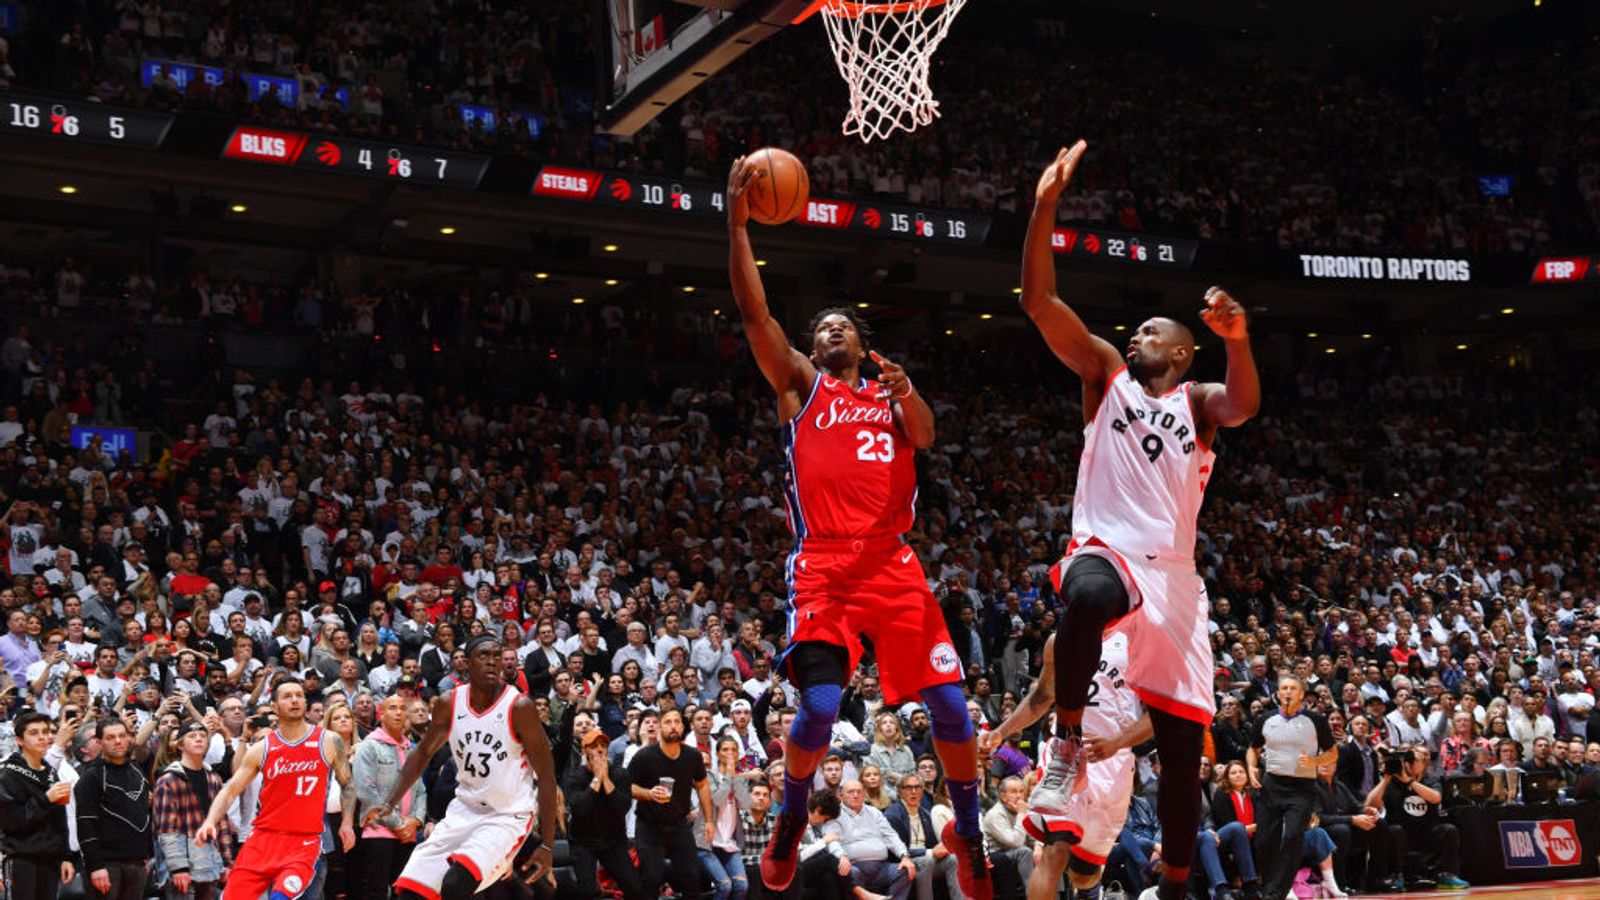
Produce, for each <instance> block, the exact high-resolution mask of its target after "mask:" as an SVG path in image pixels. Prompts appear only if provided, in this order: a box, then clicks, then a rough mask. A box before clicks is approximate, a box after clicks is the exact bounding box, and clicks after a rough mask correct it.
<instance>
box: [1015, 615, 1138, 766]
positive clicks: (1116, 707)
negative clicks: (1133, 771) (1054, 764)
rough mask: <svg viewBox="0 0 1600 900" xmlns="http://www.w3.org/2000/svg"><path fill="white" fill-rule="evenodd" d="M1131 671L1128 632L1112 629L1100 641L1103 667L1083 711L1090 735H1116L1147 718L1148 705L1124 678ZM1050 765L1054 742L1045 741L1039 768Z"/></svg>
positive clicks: (1085, 724)
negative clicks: (1145, 704)
mask: <svg viewBox="0 0 1600 900" xmlns="http://www.w3.org/2000/svg"><path fill="white" fill-rule="evenodd" d="M1057 649H1059V648H1057ZM1057 665H1059V663H1057ZM1127 671H1128V635H1127V634H1125V633H1124V632H1122V631H1120V630H1119V631H1113V632H1110V633H1109V634H1107V635H1106V636H1105V640H1104V641H1103V642H1102V643H1101V644H1100V668H1099V669H1096V670H1095V673H1094V679H1093V680H1091V681H1090V682H1089V705H1088V706H1086V707H1084V710H1083V733H1084V734H1085V735H1086V736H1088V737H1099V738H1109V737H1115V736H1116V735H1119V734H1121V733H1122V732H1124V731H1127V730H1128V729H1130V728H1132V727H1133V726H1134V725H1136V724H1138V722H1139V720H1140V719H1141V718H1143V717H1144V704H1143V703H1140V702H1139V695H1138V694H1136V693H1134V691H1133V688H1131V687H1129V686H1128V684H1127V681H1126V680H1124V673H1125V672H1127ZM1049 764H1050V742H1049V741H1044V742H1042V746H1041V748H1040V750H1039V770H1040V771H1041V772H1042V771H1044V767H1045V766H1048V765H1049Z"/></svg>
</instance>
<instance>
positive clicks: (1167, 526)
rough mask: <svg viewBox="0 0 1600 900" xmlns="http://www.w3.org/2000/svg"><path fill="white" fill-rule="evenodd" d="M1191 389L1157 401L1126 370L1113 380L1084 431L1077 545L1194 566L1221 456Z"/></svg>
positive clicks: (1075, 506)
mask: <svg viewBox="0 0 1600 900" xmlns="http://www.w3.org/2000/svg"><path fill="white" fill-rule="evenodd" d="M1191 384H1192V382H1184V383H1183V384H1181V385H1179V386H1178V387H1175V388H1173V389H1172V390H1170V391H1168V392H1167V393H1165V394H1163V395H1161V396H1160V397H1152V396H1150V395H1149V394H1147V393H1145V390H1144V387H1143V386H1141V385H1140V384H1139V382H1137V381H1135V380H1134V379H1133V376H1132V375H1130V374H1129V373H1128V370H1127V368H1126V367H1123V368H1120V369H1118V370H1117V371H1116V373H1115V374H1113V375H1112V376H1111V377H1110V378H1109V379H1107V380H1106V392H1105V396H1104V397H1102V398H1101V400H1100V408H1099V409H1097V410H1095V411H1094V418H1093V419H1092V420H1090V422H1089V424H1088V425H1086V426H1084V429H1083V458H1082V459H1081V460H1080V461H1079V463H1078V487H1077V491H1076V493H1075V494H1074V495H1073V499H1072V537H1073V546H1075V547H1076V546H1081V545H1083V544H1087V543H1090V542H1091V540H1098V541H1100V542H1103V543H1104V544H1106V545H1108V546H1110V547H1111V548H1113V549H1115V550H1116V551H1118V552H1119V553H1122V554H1123V555H1125V556H1129V557H1132V558H1134V559H1138V556H1135V554H1142V555H1143V557H1144V559H1147V560H1151V561H1155V560H1160V561H1162V562H1166V563H1177V564H1180V565H1183V566H1185V567H1187V568H1193V566H1194V542H1195V522H1196V520H1197V519H1198V517H1199V515H1200V504H1201V502H1202V501H1203V500H1204V499H1205V491H1206V483H1207V482H1209V481H1210V480H1211V475H1212V471H1211V470H1212V467H1213V466H1214V465H1215V463H1216V454H1214V453H1212V452H1211V448H1210V447H1207V446H1206V445H1205V444H1203V443H1201V441H1200V438H1199V435H1198V434H1197V433H1196V432H1197V430H1198V429H1197V428H1196V427H1195V420H1194V411H1193V409H1192V408H1191V407H1190V405H1189V387H1190V385H1191Z"/></svg>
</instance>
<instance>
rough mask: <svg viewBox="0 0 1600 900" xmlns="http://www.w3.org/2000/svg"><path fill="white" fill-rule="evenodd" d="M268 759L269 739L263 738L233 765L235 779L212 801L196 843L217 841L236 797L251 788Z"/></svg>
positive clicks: (223, 787) (229, 780)
mask: <svg viewBox="0 0 1600 900" xmlns="http://www.w3.org/2000/svg"><path fill="white" fill-rule="evenodd" d="M266 759H267V739H266V738H262V739H260V740H258V741H256V742H255V743H254V744H251V745H250V747H249V749H247V750H245V751H244V755H243V756H241V757H240V758H239V760H238V761H237V762H235V763H234V764H233V777H232V778H229V779H228V782H227V783H226V784H224V785H223V786H222V790H220V791H217V796H216V798H215V799H213V800H212V801H211V809H210V810H209V811H207V813H206V820H205V821H204V822H202V823H201V824H200V828H199V830H197V831H195V833H194V839H195V843H198V844H205V843H209V842H211V841H213V840H215V839H216V837H217V825H218V823H220V822H221V821H222V817H223V816H225V815H227V814H228V807H229V806H232V805H233V800H234V798H235V797H237V796H239V794H241V793H242V792H243V791H244V789H245V788H247V787H249V786H250V782H251V780H252V779H254V778H255V777H256V773H257V772H260V771H261V765H262V763H264V762H266Z"/></svg>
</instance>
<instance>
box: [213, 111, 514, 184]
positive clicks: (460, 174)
mask: <svg viewBox="0 0 1600 900" xmlns="http://www.w3.org/2000/svg"><path fill="white" fill-rule="evenodd" d="M222 155H223V157H224V158H226V159H238V160H244V161H247V162H256V163H267V164H269V165H278V166H294V167H296V168H300V169H314V170H317V171H321V172H337V173H339V174H341V175H365V176H369V177H372V178H384V179H388V180H391V181H410V182H416V183H419V184H434V185H444V186H446V187H455V188H464V189H466V190H472V189H474V188H476V187H477V186H478V182H479V181H481V180H482V179H483V173H484V172H485V171H487V170H488V168H489V158H488V157H487V156H475V155H473V154H470V153H455V152H452V151H448V150H435V149H426V148H422V147H412V146H405V145H399V144H388V143H384V142H382V141H368V140H360V139H357V138H350V137H344V136H341V135H307V134H300V133H299V132H294V131H277V130H275V129H271V128H257V127H256V126H253V125H241V126H239V127H238V128H235V129H234V130H233V136H232V137H230V138H228V143H227V145H226V146H225V147H223V148H222Z"/></svg>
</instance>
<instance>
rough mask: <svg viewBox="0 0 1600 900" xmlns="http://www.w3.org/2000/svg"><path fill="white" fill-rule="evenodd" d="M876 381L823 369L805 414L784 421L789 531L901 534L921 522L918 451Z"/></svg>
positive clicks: (820, 535)
mask: <svg viewBox="0 0 1600 900" xmlns="http://www.w3.org/2000/svg"><path fill="white" fill-rule="evenodd" d="M878 389H879V386H878V383H877V382H876V381H870V380H867V379H862V380H861V383H860V386H859V387H857V388H852V387H850V386H849V385H847V384H845V383H844V382H842V381H840V380H839V379H837V378H834V377H832V376H830V375H826V374H824V373H821V372H818V373H817V380H816V381H815V382H814V383H813V384H812V387H811V394H810V396H809V397H808V398H807V399H806V402H805V405H804V406H802V407H801V408H800V414H799V415H797V416H795V417H794V418H793V419H790V420H789V421H788V422H787V423H785V425H784V426H783V441H784V451H785V455H786V456H787V457H788V462H789V473H788V475H787V477H786V479H785V485H784V501H785V504H786V505H787V506H788V508H789V528H790V530H791V531H793V532H794V536H795V538H796V539H797V540H799V539H803V538H808V537H811V538H858V537H883V536H887V535H900V534H904V533H906V532H908V531H910V530H911V525H912V522H913V521H914V520H915V519H916V511H915V505H916V501H917V466H916V448H915V447H913V446H912V444H911V441H910V440H909V439H907V437H906V435H905V433H904V432H903V431H902V430H901V429H900V425H899V423H898V422H896V421H895V418H894V409H893V408H892V407H891V406H890V404H889V401H887V400H879V399H878V397H877V394H878Z"/></svg>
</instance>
